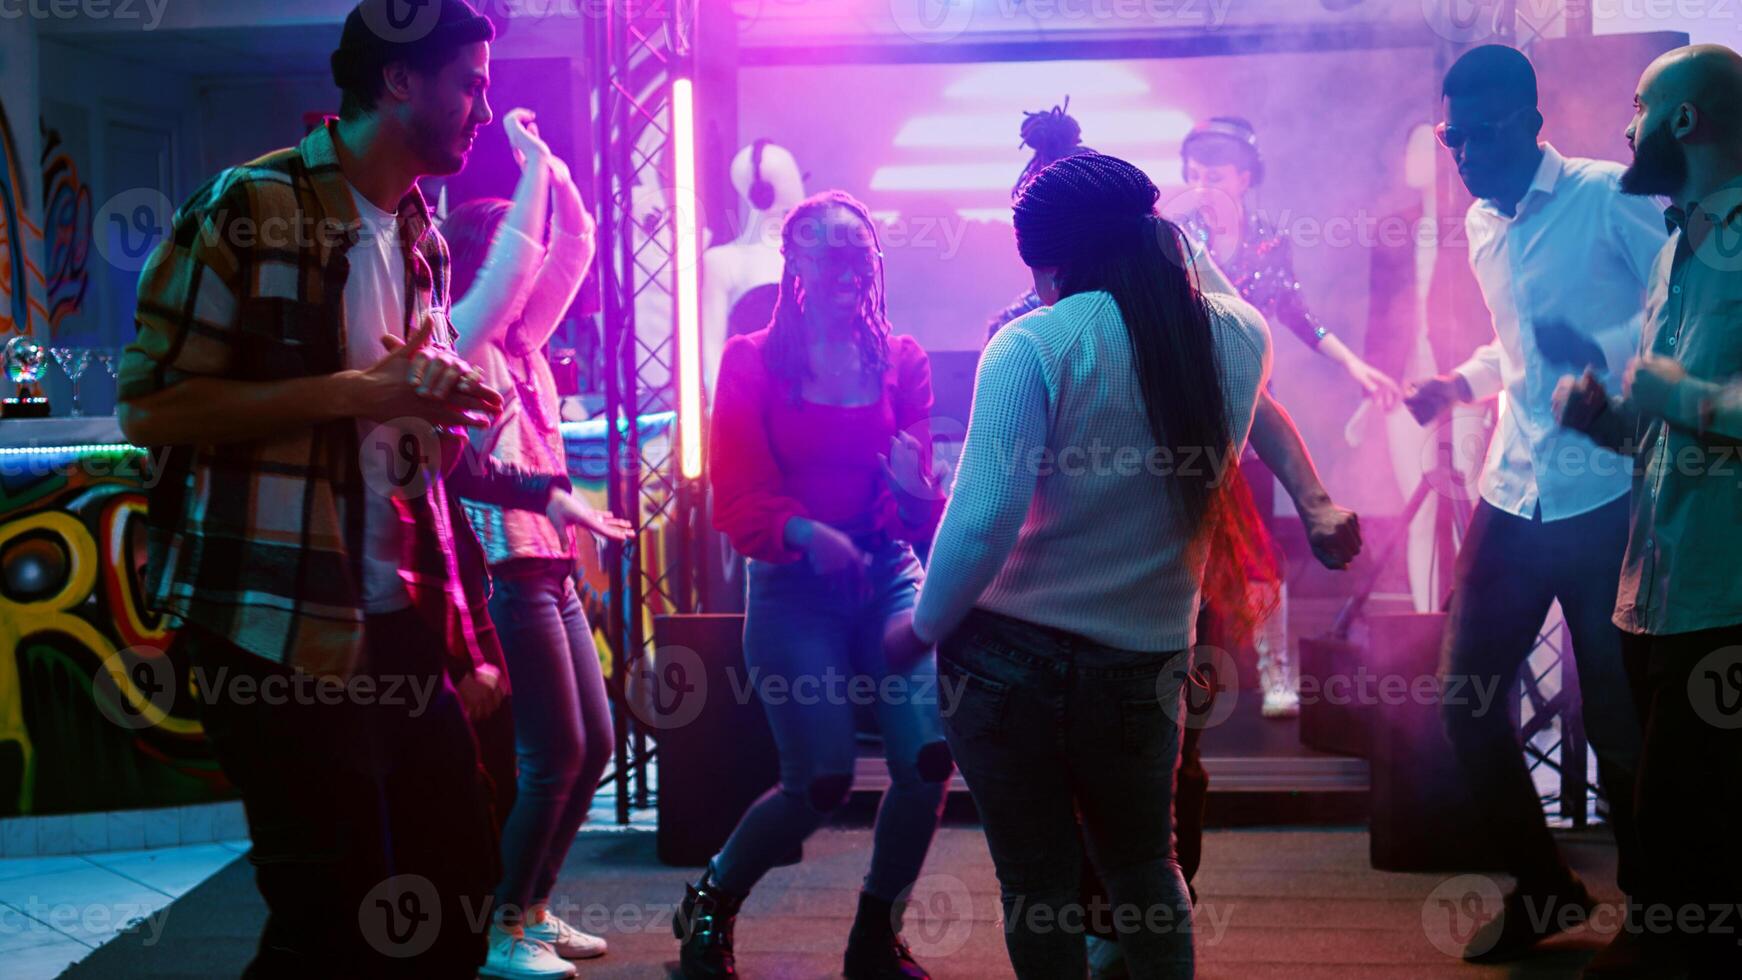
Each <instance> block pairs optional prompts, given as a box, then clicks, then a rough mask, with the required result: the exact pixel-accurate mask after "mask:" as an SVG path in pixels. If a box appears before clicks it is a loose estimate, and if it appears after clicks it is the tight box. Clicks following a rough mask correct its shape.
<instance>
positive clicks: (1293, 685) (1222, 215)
mask: <svg viewBox="0 0 1742 980" xmlns="http://www.w3.org/2000/svg"><path fill="white" fill-rule="evenodd" d="M1180 156H1181V158H1182V160H1183V161H1184V167H1185V169H1184V172H1183V174H1182V176H1183V177H1184V179H1185V183H1186V184H1187V186H1188V188H1189V190H1188V192H1187V193H1186V194H1183V195H1181V196H1180V197H1178V198H1176V199H1175V201H1174V203H1173V204H1172V205H1171V206H1169V207H1168V208H1167V209H1166V210H1167V212H1168V213H1169V214H1172V215H1175V216H1176V217H1178V218H1179V220H1180V224H1181V226H1182V227H1183V228H1184V229H1185V231H1186V233H1187V234H1188V235H1189V236H1191V237H1192V238H1194V239H1196V240H1197V242H1198V243H1199V244H1200V245H1201V246H1202V248H1203V249H1204V251H1205V252H1206V253H1207V254H1208V255H1209V256H1210V257H1211V258H1212V259H1213V260H1214V261H1215V264H1216V266H1217V267H1219V268H1220V269H1221V270H1222V272H1223V274H1224V275H1225V276H1226V277H1227V279H1228V281H1229V282H1230V283H1232V285H1233V286H1234V288H1235V290H1236V291H1237V292H1238V293H1239V294H1240V296H1241V298H1242V299H1244V300H1246V301H1247V302H1248V303H1251V304H1252V305H1253V306H1255V307H1257V308H1258V311H1259V312H1260V313H1263V314H1264V317H1265V319H1267V320H1269V321H1271V322H1272V323H1274V324H1278V325H1281V326H1282V327H1284V328H1286V329H1287V330H1288V332H1290V333H1292V334H1294V335H1295V336H1296V337H1298V338H1300V340H1301V342H1302V343H1304V344H1306V345H1307V346H1308V347H1310V348H1312V349H1313V350H1316V351H1318V352H1319V353H1320V354H1323V355H1324V356H1325V357H1328V358H1330V359H1331V360H1332V361H1335V362H1336V363H1337V364H1339V365H1341V366H1342V367H1343V370H1345V371H1347V372H1348V374H1349V377H1350V378H1351V379H1353V380H1354V382H1355V383H1356V384H1358V385H1360V386H1361V389H1362V391H1364V392H1366V394H1367V396H1368V397H1369V398H1372V399H1373V400H1374V401H1375V402H1377V403H1378V405H1379V407H1380V408H1381V409H1384V410H1387V411H1389V410H1390V409H1391V408H1392V407H1393V406H1395V405H1396V404H1397V403H1398V401H1399V400H1400V399H1401V397H1402V391H1401V389H1399V387H1398V384H1397V382H1396V381H1394V380H1393V379H1392V378H1391V377H1389V376H1388V375H1386V374H1385V372H1383V371H1380V370H1379V369H1377V368H1375V367H1373V366H1372V365H1370V364H1368V363H1367V362H1366V361H1364V360H1362V359H1361V357H1360V356H1359V355H1358V354H1356V353H1355V352H1354V351H1353V350H1350V349H1349V347H1348V345H1346V344H1344V343H1343V342H1342V341H1341V340H1340V339H1338V338H1337V336H1336V335H1335V334H1333V333H1331V332H1330V331H1329V330H1328V329H1326V327H1325V326H1324V324H1323V323H1321V322H1320V321H1319V319H1318V317H1316V316H1314V315H1313V313H1312V311H1311V310H1310V309H1308V308H1307V305H1306V301H1305V299H1304V298H1303V297H1302V293H1301V284H1300V280H1299V279H1298V278H1297V277H1296V276H1295V274H1294V255H1293V251H1292V248H1291V246H1290V243H1289V239H1288V237H1287V235H1286V234H1284V233H1283V232H1281V231H1280V230H1279V229H1277V228H1276V227H1275V226H1273V225H1271V224H1270V222H1268V221H1266V220H1265V219H1264V217H1263V216H1262V215H1261V214H1260V213H1259V212H1257V211H1256V210H1254V209H1253V208H1252V207H1251V206H1250V198H1251V194H1252V191H1253V189H1254V188H1256V187H1258V186H1260V185H1262V184H1263V183H1264V157H1263V154H1261V153H1260V152H1259V149H1258V134H1257V132H1256V131H1255V130H1254V129H1253V128H1252V124H1251V123H1250V122H1247V121H1246V120H1245V119H1242V118H1240V117H1238V116H1214V117H1211V118H1209V119H1206V120H1204V121H1203V122H1200V123H1198V124H1197V125H1196V126H1195V127H1193V128H1192V131H1191V132H1190V133H1189V134H1187V136H1186V138H1185V142H1184V145H1183V146H1182V147H1181V150H1180ZM1241 466H1242V467H1244V468H1246V470H1247V478H1248V483H1249V485H1250V487H1251V490H1252V497H1253V503H1254V504H1255V505H1256V506H1257V508H1258V512H1259V514H1261V515H1263V517H1264V519H1265V520H1266V521H1267V522H1268V521H1269V520H1270V519H1271V518H1272V516H1273V515H1274V514H1275V497H1276V485H1275V481H1274V480H1272V479H1270V473H1269V472H1268V471H1266V470H1265V469H1264V464H1263V463H1262V462H1261V461H1260V460H1259V458H1258V456H1257V455H1256V454H1255V453H1253V452H1250V451H1248V453H1247V454H1246V457H1245V458H1244V459H1242V460H1241ZM1275 588H1276V589H1277V597H1276V598H1277V601H1276V602H1275V603H1274V604H1273V606H1272V607H1271V608H1273V610H1274V611H1273V612H1272V613H1271V614H1270V615H1269V616H1268V617H1266V619H1265V621H1264V622H1263V623H1262V624H1260V626H1259V629H1258V632H1257V636H1256V638H1255V645H1256V646H1257V648H1258V673H1259V678H1260V684H1261V685H1262V686H1263V688H1264V715H1265V717H1267V718H1291V717H1294V716H1296V715H1298V714H1299V713H1300V695H1299V691H1298V688H1299V679H1298V675H1297V673H1296V671H1295V669H1294V665H1293V661H1292V658H1291V657H1290V656H1289V651H1288V586H1287V584H1286V583H1280V584H1278V585H1276V586H1275Z"/></svg>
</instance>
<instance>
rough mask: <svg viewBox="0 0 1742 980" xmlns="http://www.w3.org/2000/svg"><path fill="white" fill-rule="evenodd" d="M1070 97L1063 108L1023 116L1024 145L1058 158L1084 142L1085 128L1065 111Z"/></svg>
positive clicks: (1056, 107) (1027, 113) (1057, 107)
mask: <svg viewBox="0 0 1742 980" xmlns="http://www.w3.org/2000/svg"><path fill="white" fill-rule="evenodd" d="M1070 105H1071V100H1070V97H1069V96H1067V97H1066V98H1065V104H1064V105H1062V106H1056V105H1055V106H1053V107H1052V108H1051V109H1042V110H1041V111H1039V112H1025V113H1023V114H1022V116H1023V118H1022V145H1024V146H1027V147H1030V148H1032V149H1033V150H1034V151H1035V152H1037V153H1040V154H1042V155H1045V156H1058V155H1061V154H1062V153H1063V152H1064V151H1066V150H1068V149H1070V148H1071V147H1073V146H1077V145H1079V144H1081V143H1082V142H1083V127H1082V126H1079V125H1078V124H1077V121H1076V120H1075V119H1072V118H1071V117H1070V115H1069V114H1068V113H1067V112H1066V111H1065V110H1066V109H1069V108H1070Z"/></svg>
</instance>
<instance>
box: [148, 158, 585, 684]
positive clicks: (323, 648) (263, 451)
mask: <svg viewBox="0 0 1742 980" xmlns="http://www.w3.org/2000/svg"><path fill="white" fill-rule="evenodd" d="M330 126H331V124H329V126H327V127H322V128H319V129H316V130H315V131H313V132H312V133H310V134H309V136H308V137H307V138H306V139H305V140H303V142H302V144H301V145H300V146H298V147H295V148H291V149H285V150H280V151H277V152H275V153H271V154H268V155H267V156H264V157H261V158H260V159H258V160H255V161H253V162H252V163H248V164H245V165H243V166H239V167H233V168H231V169H229V170H226V171H224V172H223V173H220V174H219V175H218V176H216V177H214V178H213V179H212V180H210V181H208V182H207V183H206V184H205V186H203V187H201V188H200V190H199V191H197V192H196V193H195V194H194V196H193V198H192V199H191V200H190V201H189V202H188V203H187V204H185V205H184V206H183V207H182V208H181V209H180V210H179V211H178V212H177V213H176V215H175V217H174V219H173V222H172V227H171V230H170V233H169V235H168V236H166V237H165V239H164V240H163V241H162V242H161V243H159V245H158V246H157V249H156V251H155V252H154V253H153V254H152V255H151V257H150V259H149V261H148V263H147V265H146V267H145V270H144V272H143V274H142V275H141V278H140V282H139V302H138V310H137V314H136V322H137V326H138V330H139V333H138V337H137V339H136V340H135V341H134V343H133V344H132V345H130V346H129V347H128V348H127V351H126V353H125V355H124V356H123V358H122V362H121V374H120V382H119V393H120V397H121V398H122V399H124V400H125V399H132V398H138V397H141V396H145V395H149V394H151V393H152V392H155V391H158V390H161V389H163V388H166V387H168V386H171V385H174V384H177V383H179V382H181V381H183V380H186V379H188V378H195V377H211V378H225V379H230V380H239V381H257V382H268V381H277V380H283V379H288V378H299V377H313V376H319V375H325V374H332V373H335V372H338V371H341V370H343V369H344V368H345V365H346V350H345V337H346V332H345V306H344V295H345V280H346V277H347V275H348V273H349V263H348V260H347V259H346V252H347V250H348V249H349V248H351V247H352V246H353V245H355V244H356V243H357V241H358V238H359V231H360V229H361V220H360V218H359V216H358V214H357V210H356V206H355V204H354V202H353V200H352V197H351V192H350V189H349V185H348V184H347V182H346V180H345V177H344V175H343V173H342V172H341V171H340V168H339V161H338V155H337V152H336V151H335V148H334V146H335V144H334V136H333V132H332V129H331V128H330ZM398 214H399V218H400V220H399V222H398V225H399V234H400V239H401V245H402V246H403V248H404V250H405V256H406V273H407V275H406V279H407V282H406V302H405V309H406V313H407V324H406V326H409V324H411V323H417V322H419V318H420V317H421V316H422V315H423V314H424V313H426V312H427V311H430V310H442V309H445V308H446V307H447V305H448V295H447V293H448V255H447V246H446V243H445V242H444V241H443V240H442V237H441V235H440V233H439V232H437V231H436V229H435V228H434V227H433V226H432V224H431V221H430V216H429V211H428V208H427V207H426V206H425V204H424V200H423V196H422V194H421V193H420V192H419V191H418V189H417V188H416V187H415V186H414V187H413V188H412V190H411V191H410V193H408V194H407V195H406V196H405V198H404V199H403V200H401V201H400V202H399V208H398ZM440 322H441V323H442V324H444V325H446V323H447V320H446V317H445V316H444V317H441V318H440ZM446 331H447V333H446V335H441V334H442V330H441V329H438V331H437V333H438V336H435V337H432V338H431V346H432V347H433V346H439V347H444V348H448V349H451V348H452V346H453V343H454V339H455V338H454V337H453V336H452V335H451V331H452V328H451V327H446ZM403 335H409V331H407V333H406V334H403ZM437 441H438V442H439V443H440V444H441V448H442V449H445V450H447V452H446V453H444V452H441V451H437V452H426V453H424V454H423V457H422V458H421V460H419V465H420V466H421V467H422V468H423V469H424V471H425V472H424V474H423V478H422V479H420V480H418V481H416V485H417V486H419V487H422V488H424V492H422V493H416V494H405V495H398V494H395V495H393V497H392V499H393V500H394V509H395V512H396V514H397V515H398V517H399V520H400V522H401V524H402V526H403V528H404V533H403V534H402V535H401V541H402V543H403V546H404V550H403V554H402V557H401V562H400V575H401V577H402V578H403V579H404V581H405V584H406V587H407V590H408V592H409V593H410V595H411V598H412V603H413V606H414V607H415V608H417V609H418V610H419V611H420V612H421V613H422V614H423V615H425V617H426V618H427V619H428V620H429V622H430V623H431V624H432V625H434V626H435V627H436V628H438V629H441V630H443V631H444V634H445V635H446V636H447V638H448V641H449V649H448V650H447V651H446V653H447V655H448V656H449V670H450V673H454V674H463V673H465V672H467V671H469V670H470V669H471V668H472V667H473V666H475V665H477V664H481V663H486V662H489V661H490V659H491V658H489V657H488V656H487V655H486V653H485V651H484V650H483V649H482V648H481V647H480V644H479V643H478V639H477V636H478V632H479V626H487V625H488V621H487V619H486V618H485V617H486V616H487V614H486V613H485V612H483V609H482V607H483V601H484V599H485V598H486V596H487V591H488V579H487V576H486V571H485V569H484V566H483V562H482V552H481V549H480V548H479V546H478V544H477V541H476V539H475V538H474V537H473V536H472V530H471V528H470V526H469V525H468V524H467V522H466V520H465V519H464V516H463V512H462V511H461V510H460V508H459V501H458V499H457V493H458V492H459V491H458V489H455V496H454V497H450V494H449V490H450V487H449V483H450V482H452V483H454V484H455V486H456V487H459V485H461V484H467V486H466V487H465V489H466V492H467V493H469V494H471V493H485V494H486V495H489V489H488V488H490V487H494V488H496V491H497V492H495V494H494V495H495V496H497V497H498V499H503V500H505V501H508V502H509V503H510V504H511V505H517V506H523V507H541V506H542V501H544V500H545V499H548V496H549V493H550V487H551V486H552V485H553V484H560V483H561V482H564V481H562V480H561V478H556V479H553V478H551V477H532V476H528V475H524V474H518V473H504V472H503V470H504V469H505V468H502V467H492V466H491V464H490V461H488V460H485V459H480V458H478V457H477V456H476V455H475V454H471V453H465V457H464V458H465V464H464V465H462V466H461V467H460V468H459V470H456V471H454V473H453V474H449V475H444V469H445V467H443V466H442V465H441V462H440V460H441V458H442V457H443V456H444V455H446V456H448V457H449V461H450V464H451V461H452V457H453V456H456V455H459V454H460V453H462V452H465V450H464V446H465V440H464V439H463V438H462V437H456V436H455V435H453V434H451V433H439V434H437ZM361 442H362V440H361V439H360V437H359V433H358V427H357V422H356V420H355V419H349V418H347V419H340V420H338V421H335V422H329V423H324V424H320V425H315V426H311V427H307V428H301V429H293V430H287V431H285V432H282V433H279V434H277V435H273V436H269V437H266V438H262V439H257V440H252V441H246V442H235V443H228V444H223V445H201V446H186V447H177V448H176V450H175V451H174V452H172V453H170V454H169V459H170V461H171V462H170V463H169V464H168V466H167V467H166V472H163V473H160V474H157V476H158V482H157V485H156V487H155V488H154V489H153V491H152V497H151V500H150V514H149V520H148V527H149V529H150V532H151V533H150V537H149V542H150V544H149V560H148V569H147V581H146V589H147V594H148V598H149V601H150V603H151V605H152V607H153V608H154V609H157V610H158V611H160V612H163V613H165V614H167V615H170V616H172V617H174V618H175V619H177V620H180V621H182V622H187V623H193V624H196V625H198V626H200V627H202V628H204V629H206V630H209V631H211V632H213V633H216V634H218V635H219V636H222V637H224V638H226V639H228V640H229V641H230V642H232V643H234V644H235V645H236V646H238V647H240V648H242V649H243V650H246V651H248V652H250V653H253V654H256V655H258V656H261V657H264V658H266V659H268V660H272V661H275V662H279V663H283V664H286V665H289V666H292V667H294V668H297V669H299V670H303V671H306V672H309V673H312V674H316V675H323V676H339V677H344V676H348V675H350V674H351V673H352V672H353V671H355V670H357V669H358V667H359V661H360V659H361V657H362V654H363V622H364V609H363V594H362V593H363V590H362V581H363V570H362V556H363V541H364V533H363V530H364V529H363V519H364V518H363V515H364V505H365V494H367V493H371V492H376V491H375V490H373V489H371V488H370V487H369V486H368V481H366V480H365V478H364V473H363V465H362V462H361V458H360V452H361V451H362V449H363V448H364V447H361V446H360V443H361ZM462 477H464V478H467V479H461V478H462ZM493 477H502V479H500V480H494V481H492V478H493ZM473 484H477V485H480V486H481V487H483V489H479V488H478V487H474V486H472V485H473ZM475 617H476V618H478V619H481V620H483V622H481V623H475V622H474V618H475Z"/></svg>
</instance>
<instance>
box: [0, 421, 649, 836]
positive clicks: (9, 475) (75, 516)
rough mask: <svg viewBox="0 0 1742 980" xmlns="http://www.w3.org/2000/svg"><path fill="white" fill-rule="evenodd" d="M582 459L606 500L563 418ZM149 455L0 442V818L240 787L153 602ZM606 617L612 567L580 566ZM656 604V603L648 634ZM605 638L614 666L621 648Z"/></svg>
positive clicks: (601, 450) (590, 439) (593, 445)
mask: <svg viewBox="0 0 1742 980" xmlns="http://www.w3.org/2000/svg"><path fill="white" fill-rule="evenodd" d="M671 427H672V417H671V415H670V413H666V414H663V415H658V416H650V417H647V418H644V419H642V420H641V439H642V444H643V447H644V451H646V452H648V453H650V454H653V455H658V454H660V453H665V452H669V451H670V438H671ZM563 428H564V441H565V444H566V448H567V455H568V464H569V469H570V472H571V473H572V474H573V475H574V479H575V484H576V487H577V489H578V490H580V491H581V492H582V493H583V494H584V495H585V496H586V497H587V498H588V499H589V500H590V501H591V502H592V503H593V504H594V505H595V506H598V507H603V506H604V505H605V472H606V467H605V463H606V453H605V429H604V425H603V423H601V422H592V423H579V424H566V425H564V427H563ZM152 473H153V465H152V458H151V457H150V456H149V455H148V454H147V453H146V452H145V451H144V450H140V449H135V448H132V447H128V446H94V447H93V446H85V447H79V448H76V449H75V448H69V449H65V450H54V451H38V450H26V449H6V448H0V817H4V816H14V815H19V814H49V813H76V812H86V811H96V810H115V809H133V808H139V807H154V806H170V805H178V804H186V803H200V802H206V801H210V800H216V799H225V798H228V797H230V796H231V795H233V794H232V791H231V790H230V787H229V785H228V784H227V782H226V781H225V780H224V777H223V774H222V772H221V771H220V770H219V769H218V766H217V762H216V760H215V759H214V757H213V755H212V752H211V749H210V746H209V745H208V744H207V742H206V741H205V737H204V733H203V732H202V730H201V728H200V725H199V720H198V710H197V705H196V703H195V697H194V694H193V691H192V690H191V688H190V673H189V670H188V665H187V664H185V663H182V662H179V654H178V652H177V651H174V650H173V649H172V644H171V643H170V640H171V638H172V636H171V630H170V629H169V627H168V625H167V624H166V623H165V622H164V621H163V620H162V619H161V618H160V617H158V616H156V615H155V614H153V613H151V612H149V611H148V610H147V609H146V608H145V604H144V600H143V593H142V588H143V575H142V569H143V566H144V562H145V534H144V531H145V528H144V521H143V519H144V514H145V506H146V503H145V497H146V488H147V486H148V483H149V479H150V476H151V474H152ZM643 517H644V519H646V520H649V521H650V526H648V527H647V528H646V529H645V530H644V531H643V534H642V537H641V541H640V547H639V549H638V551H639V556H640V559H641V562H642V568H643V571H644V573H645V574H647V575H648V576H649V577H653V578H657V577H659V576H661V575H663V574H665V571H666V568H667V563H668V562H669V560H670V556H669V555H668V554H667V547H666V535H665V531H664V529H663V528H662V527H661V526H659V524H658V522H657V520H656V515H653V514H644V515H643ZM579 571H580V575H581V579H582V582H583V588H582V592H583V595H584V596H585V601H586V604H587V607H588V610H587V611H588V615H589V616H590V617H591V619H592V621H593V622H594V623H595V624H596V625H597V624H603V623H604V621H605V616H604V610H605V606H606V604H607V594H606V593H607V590H608V588H609V580H608V576H607V575H606V574H605V571H604V569H603V567H602V566H601V565H600V564H599V562H598V561H597V560H595V559H594V558H593V556H590V555H589V557H588V560H585V561H583V563H582V568H581V569H580V570H579ZM664 611H666V610H664V609H663V608H660V607H659V606H658V605H657V603H650V604H649V606H648V608H647V609H646V610H645V611H644V614H645V616H646V617H647V620H646V622H645V623H644V626H645V627H646V629H647V630H648V635H652V633H651V630H652V617H653V616H654V615H657V614H659V613H661V612H664ZM602 640H603V638H602V637H601V643H600V651H601V659H602V660H603V662H604V664H605V666H606V669H607V670H609V669H610V657H609V653H608V651H609V647H608V646H607V645H606V644H604V643H603V642H602Z"/></svg>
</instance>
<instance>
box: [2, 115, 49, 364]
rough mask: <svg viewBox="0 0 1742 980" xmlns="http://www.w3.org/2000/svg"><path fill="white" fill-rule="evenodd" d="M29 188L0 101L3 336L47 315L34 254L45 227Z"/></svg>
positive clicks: (22, 330) (21, 330)
mask: <svg viewBox="0 0 1742 980" xmlns="http://www.w3.org/2000/svg"><path fill="white" fill-rule="evenodd" d="M27 190H28V188H27V185H26V184H25V183H24V171H23V168H22V166H21V161H20V160H19V159H18V142H17V140H15V139H13V137H12V123H11V121H10V120H9V119H7V118H6V106H5V105H4V104H0V336H4V335H6V334H8V333H13V332H18V333H23V334H30V333H31V329H30V328H31V324H32V323H33V322H34V321H35V318H37V317H41V318H43V319H45V320H46V319H47V318H48V309H47V308H46V307H45V306H43V304H42V300H41V299H40V295H41V292H42V289H43V275H42V269H41V268H40V267H38V266H37V264H36V262H35V260H34V259H33V258H32V256H33V255H34V254H35V252H36V243H37V242H38V241H40V240H41V238H42V229H41V228H39V227H37V225H36V223H35V222H34V221H32V220H31V218H30V199H29V195H28V193H27Z"/></svg>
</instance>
